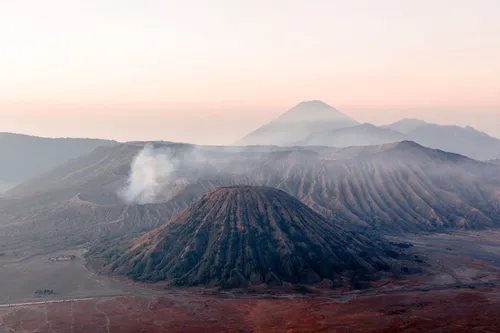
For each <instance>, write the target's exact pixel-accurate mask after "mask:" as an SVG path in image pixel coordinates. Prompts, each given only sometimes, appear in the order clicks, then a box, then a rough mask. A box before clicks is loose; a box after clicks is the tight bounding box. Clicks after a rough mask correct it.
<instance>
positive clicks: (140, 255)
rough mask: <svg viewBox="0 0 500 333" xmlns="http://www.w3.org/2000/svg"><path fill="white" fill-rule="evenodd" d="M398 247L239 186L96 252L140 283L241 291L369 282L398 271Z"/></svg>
mask: <svg viewBox="0 0 500 333" xmlns="http://www.w3.org/2000/svg"><path fill="white" fill-rule="evenodd" d="M395 249H397V248H396V247H394V249H392V248H391V247H390V246H389V244H384V243H383V242H382V241H381V240H377V238H376V237H375V236H373V235H370V237H368V236H363V235H362V234H359V233H352V232H348V231H345V230H344V229H342V228H341V227H340V226H338V225H336V224H335V223H333V222H329V221H327V220H326V219H325V218H324V217H322V216H321V215H319V214H318V213H316V212H315V211H313V210H312V209H311V208H309V207H307V206H305V205H304V204H302V203H301V202H300V201H298V200H297V199H295V198H293V197H292V196H290V195H289V194H286V193H285V192H283V191H281V190H277V189H273V188H268V187H255V186H233V187H223V188H218V189H215V190H213V191H210V192H209V193H207V194H205V195H203V196H202V197H201V199H199V200H198V201H196V202H195V203H194V204H193V205H192V206H191V207H189V208H188V209H186V210H184V211H183V212H182V213H180V214H178V215H177V216H175V217H174V218H172V219H171V220H170V221H169V222H167V223H166V224H165V225H163V226H161V227H159V228H158V229H156V230H153V231H151V232H150V233H147V234H145V235H144V236H141V237H139V238H138V239H135V240H131V241H126V242H124V243H123V244H120V245H119V246H117V247H112V246H110V245H109V244H103V245H101V246H97V247H96V248H94V249H92V250H91V254H90V257H91V258H93V259H95V258H96V257H98V258H101V259H102V258H104V259H105V260H106V262H107V263H108V267H109V268H110V269H111V270H112V271H113V272H115V273H121V274H126V275H128V276H129V277H132V278H133V279H136V280H144V281H158V280H167V281H171V282H172V284H174V285H188V286H192V285H213V286H219V287H222V288H238V287H246V286H247V285H248V284H253V285H260V284H267V285H275V286H279V285H282V283H283V282H288V283H294V284H296V283H301V284H311V283H319V282H321V281H322V280H323V279H328V280H330V283H340V284H342V279H343V278H345V277H346V276H349V277H350V278H352V279H361V280H362V279H363V278H365V279H368V277H373V276H380V275H379V273H380V271H388V270H390V268H391V267H390V261H391V260H392V258H391V257H397V256H398V252H396V251H395Z"/></svg>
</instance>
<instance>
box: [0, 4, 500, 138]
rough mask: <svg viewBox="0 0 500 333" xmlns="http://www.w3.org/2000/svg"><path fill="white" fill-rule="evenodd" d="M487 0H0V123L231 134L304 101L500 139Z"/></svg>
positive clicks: (53, 129) (492, 20)
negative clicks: (466, 128) (470, 130)
mask: <svg viewBox="0 0 500 333" xmlns="http://www.w3.org/2000/svg"><path fill="white" fill-rule="evenodd" d="M499 17H500V1H498V0H453V1H452V0H420V1H402V0H377V1H373V0H343V1H341V0H252V1H240V0H182V1H180V0H179V1H172V0H164V1H159V0H116V1H115V0H84V1H77V0H44V1H39V0H0V132H1V131H9V132H19V133H28V134H34V135H41V136H51V137H60V136H69V137H100V138H112V139H117V140H122V141H126V140H171V141H185V142H193V143H205V144H228V143H232V142H234V141H236V140H237V139H239V138H240V137H241V136H243V135H244V134H246V133H247V132H249V131H251V130H253V129H255V128H256V127H258V126H260V125H262V124H263V123H266V122H268V121H270V120H272V119H273V118H276V117H277V116H278V115H279V114H280V113H283V112H284V111H286V110H287V109H289V108H291V107H292V106H294V105H295V104H297V103H298V102H300V101H303V100H318V99H319V100H323V101H324V102H326V103H328V104H330V105H332V106H333V107H335V108H337V109H339V110H341V111H342V112H344V113H346V114H348V115H350V116H351V117H353V118H355V119H356V120H358V121H361V122H372V123H375V124H385V123H390V122H393V121H396V120H398V119H400V118H405V117H408V118H419V119H424V120H427V121H432V122H436V123H442V124H457V125H471V126H473V127H476V128H477V129H480V130H483V131H486V132H487V133H489V134H491V135H495V136H498V137H500V19H499Z"/></svg>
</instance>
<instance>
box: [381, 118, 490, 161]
mask: <svg viewBox="0 0 500 333" xmlns="http://www.w3.org/2000/svg"><path fill="white" fill-rule="evenodd" d="M386 128H390V129H393V130H395V131H400V132H402V133H404V134H406V136H407V140H412V141H415V142H417V143H419V144H421V145H423V146H426V147H430V148H435V149H441V150H444V151H449V152H452V153H457V154H461V155H465V156H468V157H471V158H474V159H477V160H481V161H485V160H489V159H494V158H499V157H500V140H499V139H497V138H494V137H492V136H489V135H488V134H486V133H483V132H480V131H478V130H476V129H474V128H472V127H470V126H467V127H459V126H450V125H437V124H430V123H426V122H424V121H421V120H414V119H403V120H401V121H399V122H397V123H394V124H392V125H388V126H386Z"/></svg>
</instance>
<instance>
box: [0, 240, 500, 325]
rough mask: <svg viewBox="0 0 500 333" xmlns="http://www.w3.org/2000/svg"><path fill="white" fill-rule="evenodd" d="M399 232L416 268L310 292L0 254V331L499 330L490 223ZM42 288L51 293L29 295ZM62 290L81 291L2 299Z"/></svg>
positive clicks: (498, 275)
mask: <svg viewBox="0 0 500 333" xmlns="http://www.w3.org/2000/svg"><path fill="white" fill-rule="evenodd" d="M405 239H406V240H409V241H411V242H412V243H414V244H415V251H416V252H415V253H417V255H418V256H420V257H421V258H422V259H425V261H426V262H428V263H429V264H430V267H429V269H428V271H427V272H426V273H424V274H419V275H409V276H404V277H402V278H401V279H400V280H392V281H378V282H377V283H376V284H375V285H374V288H372V289H370V290H364V291H349V292H340V291H323V292H318V293H317V294H313V295H297V294H295V295H283V294H281V295H279V296H275V297H270V296H269V293H267V295H262V294H260V295H259V294H253V295H248V294H239V293H224V294H212V295H208V294H205V295H202V294H203V293H201V292H200V291H201V290H200V289H197V290H194V289H187V290H186V289H167V290H156V291H155V290H152V289H149V288H142V287H139V286H131V285H129V284H126V283H122V282H119V281H116V280H113V279H109V278H106V277H102V276H98V275H95V274H94V273H91V272H89V271H87V270H86V269H85V267H84V266H83V264H84V262H83V260H82V259H79V258H77V259H75V260H73V261H63V262H56V263H45V261H46V259H48V258H49V257H53V256H54V254H51V255H44V256H38V257H33V258H31V259H26V260H24V261H21V262H18V263H8V264H5V263H4V264H0V271H1V274H0V303H3V305H0V333H6V332H7V333H13V332H25V333H28V332H33V333H34V332H39V333H41V332H54V333H55V332H75V333H77V332H92V333H94V332H96V333H98V332H105V333H109V332H183V333H190V332H204V333H206V332H500V328H499V327H500V231H496V230H493V231H492V230H488V231H481V232H454V233H451V234H434V235H418V236H408V237H405ZM65 253H69V252H65ZM45 288H53V289H54V291H55V292H56V293H57V294H55V295H53V296H50V298H42V299H36V298H33V292H34V290H36V289H45ZM156 289H161V288H156ZM71 298H90V299H87V300H83V301H76V302H65V303H49V304H32V305H17V306H16V305H15V304H11V305H10V306H5V304H6V303H20V302H24V301H28V302H30V301H31V302H33V301H35V302H44V301H51V300H61V299H71Z"/></svg>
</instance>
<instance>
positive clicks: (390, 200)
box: [0, 141, 500, 249]
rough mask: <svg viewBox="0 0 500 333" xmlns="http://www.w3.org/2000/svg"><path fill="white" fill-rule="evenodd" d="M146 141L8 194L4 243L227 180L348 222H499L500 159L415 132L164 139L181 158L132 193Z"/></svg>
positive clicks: (169, 207)
mask: <svg viewBox="0 0 500 333" xmlns="http://www.w3.org/2000/svg"><path fill="white" fill-rule="evenodd" d="M143 147H144V143H133V144H120V145H113V146H108V147H101V148H99V149H96V150H94V151H93V152H92V153H90V154H87V155H85V156H82V157H80V158H77V159H73V160H71V161H69V162H67V163H65V164H63V165H62V166H60V167H58V168H55V169H53V170H51V171H50V172H48V173H45V174H43V175H42V176H40V177H38V178H35V179H33V180H31V181H29V182H26V183H24V184H22V185H20V186H17V187H16V188H14V189H12V190H11V191H8V192H7V197H6V198H4V199H0V221H1V223H0V243H1V244H5V246H7V247H16V246H19V244H30V246H35V244H39V245H40V246H43V247H44V248H45V249H47V248H51V246H56V247H60V246H63V245H64V244H68V243H69V244H85V243H89V242H93V241H95V240H97V239H101V240H102V239H106V238H114V237H119V236H123V235H125V234H133V233H137V232H144V231H148V230H151V229H152V228H155V227H158V226H160V225H162V224H163V223H164V222H165V221H166V220H168V219H170V218H171V217H173V216H174V215H175V214H177V213H179V212H180V211H182V210H183V209H185V208H187V207H188V206H189V205H191V204H192V203H193V202H195V201H196V200H197V199H199V198H200V197H201V196H202V195H203V194H204V193H206V192H207V191H210V190H212V189H214V188H217V187H221V186H234V185H258V186H269V187H273V188H278V189H281V190H283V191H285V192H287V193H288V194H290V195H293V196H294V197H296V198H298V199H299V200H300V201H301V202H302V203H304V204H305V205H307V206H309V207H310V208H312V209H314V210H315V211H317V212H318V213H320V214H321V215H322V216H323V217H324V218H326V219H327V220H329V221H332V222H335V223H338V224H339V225H343V226H345V227H346V228H351V227H352V228H367V229H376V230H380V231H384V232H390V233H392V232H403V231H422V230H428V231H432V230H445V229H450V228H465V229H476V228H487V227H493V226H500V166H497V165H495V164H492V163H484V162H478V161H475V160H472V159H469V158H467V157H464V156H461V155H457V154H453V153H448V152H444V151H440V150H433V149H429V148H425V147H422V146H420V145H418V144H416V143H414V142H409V141H404V142H400V143H392V144H384V145H377V146H360V147H350V148H343V149H337V148H331V147H312V146H311V147H296V148H286V147H272V146H266V147H259V146H253V147H246V148H241V147H213V146H208V147H203V146H193V145H188V144H172V143H157V144H155V149H162V150H167V151H168V156H163V157H162V159H167V160H173V159H177V160H178V161H179V162H178V163H176V164H175V168H173V169H172V172H171V174H170V175H169V177H167V178H165V180H163V181H162V180H160V181H159V183H158V184H155V188H154V193H155V196H156V199H155V200H152V201H151V202H149V203H147V204H137V203H128V204H127V203H125V202H124V201H123V200H122V198H120V196H119V195H118V193H119V192H120V190H121V189H122V188H123V187H124V186H126V185H127V182H128V181H129V173H130V170H131V164H132V161H133V160H134V157H135V156H137V155H138V154H139V153H140V152H141V150H142V149H143Z"/></svg>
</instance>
